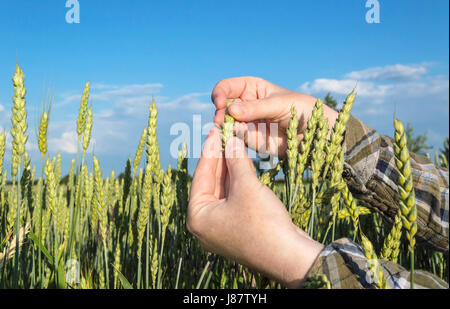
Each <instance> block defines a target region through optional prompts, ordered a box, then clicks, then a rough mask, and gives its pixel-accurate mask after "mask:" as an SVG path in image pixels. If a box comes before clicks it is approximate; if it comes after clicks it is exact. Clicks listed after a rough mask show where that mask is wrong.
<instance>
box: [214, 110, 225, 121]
mask: <svg viewBox="0 0 450 309" xmlns="http://www.w3.org/2000/svg"><path fill="white" fill-rule="evenodd" d="M224 119H225V109H224V108H222V109H218V110H216V115H215V116H214V123H215V124H218V125H220V124H221V123H222V122H223V120H224Z"/></svg>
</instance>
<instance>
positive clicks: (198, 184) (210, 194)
mask: <svg viewBox="0 0 450 309" xmlns="http://www.w3.org/2000/svg"><path fill="white" fill-rule="evenodd" d="M221 147H222V144H221V140H220V134H219V131H218V129H217V128H213V129H211V132H210V134H209V136H208V138H207V139H206V141H205V145H204V147H203V152H202V156H201V157H200V160H199V161H198V164H197V168H196V170H195V173H194V177H193V179H192V186H191V197H190V201H191V203H190V205H191V204H192V205H195V204H196V203H195V200H198V199H211V198H214V192H215V190H216V169H217V165H218V162H219V157H220V156H222V153H221Z"/></svg>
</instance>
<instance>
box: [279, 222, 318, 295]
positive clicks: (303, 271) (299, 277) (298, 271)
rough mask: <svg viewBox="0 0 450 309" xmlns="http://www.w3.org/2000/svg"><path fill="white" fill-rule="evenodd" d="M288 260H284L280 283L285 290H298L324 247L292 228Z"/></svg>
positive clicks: (302, 232)
mask: <svg viewBox="0 0 450 309" xmlns="http://www.w3.org/2000/svg"><path fill="white" fill-rule="evenodd" d="M292 238H293V239H292V240H291V241H292V243H291V247H290V248H289V251H288V252H289V254H290V256H289V258H287V259H286V264H285V265H284V270H283V274H282V278H280V282H282V283H283V284H284V285H285V286H286V287H287V288H300V287H301V285H302V283H303V282H304V280H305V279H306V276H307V274H308V272H309V270H310V269H311V268H312V266H313V265H314V263H315V262H316V260H317V258H318V256H319V254H320V252H321V251H322V250H323V248H324V246H323V245H322V244H321V243H319V242H317V241H315V240H313V239H311V238H310V237H309V235H308V234H306V233H305V232H304V231H302V230H301V229H299V228H298V227H297V226H294V234H293V236H292Z"/></svg>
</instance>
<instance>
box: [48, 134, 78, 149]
mask: <svg viewBox="0 0 450 309" xmlns="http://www.w3.org/2000/svg"><path fill="white" fill-rule="evenodd" d="M48 149H49V151H52V152H62V153H68V154H76V153H77V133H76V132H75V131H65V132H63V133H61V136H59V137H53V138H50V139H49V140H48Z"/></svg>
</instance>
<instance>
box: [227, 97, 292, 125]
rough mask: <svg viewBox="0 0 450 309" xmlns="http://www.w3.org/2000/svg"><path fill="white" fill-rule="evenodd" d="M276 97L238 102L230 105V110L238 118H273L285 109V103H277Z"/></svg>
mask: <svg viewBox="0 0 450 309" xmlns="http://www.w3.org/2000/svg"><path fill="white" fill-rule="evenodd" d="M277 103H278V102H277V101H276V99H274V98H265V99H260V100H255V101H249V102H236V103H233V104H231V105H230V106H229V107H228V110H229V112H230V114H231V116H233V117H234V118H235V119H236V120H238V121H242V122H250V121H255V120H259V119H272V118H275V117H277V116H278V115H280V114H281V113H282V112H283V111H284V110H285V109H286V106H285V104H277Z"/></svg>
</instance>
